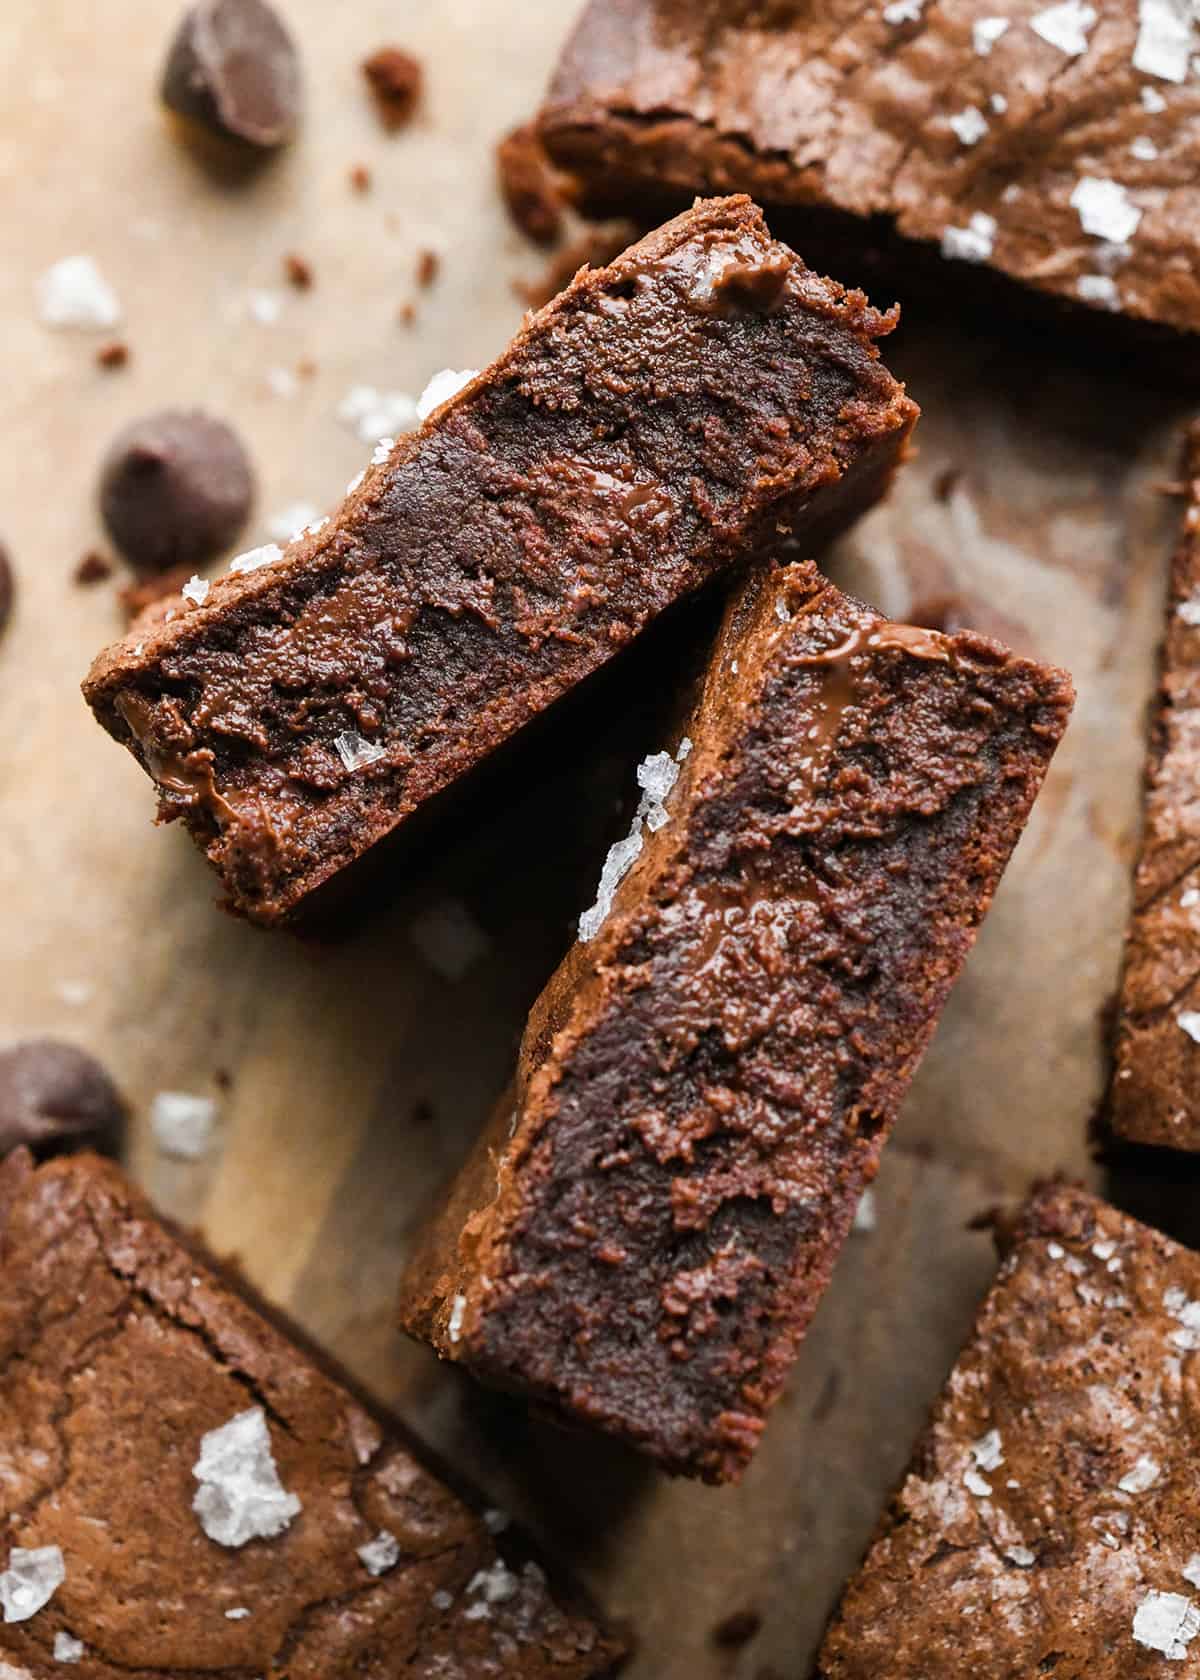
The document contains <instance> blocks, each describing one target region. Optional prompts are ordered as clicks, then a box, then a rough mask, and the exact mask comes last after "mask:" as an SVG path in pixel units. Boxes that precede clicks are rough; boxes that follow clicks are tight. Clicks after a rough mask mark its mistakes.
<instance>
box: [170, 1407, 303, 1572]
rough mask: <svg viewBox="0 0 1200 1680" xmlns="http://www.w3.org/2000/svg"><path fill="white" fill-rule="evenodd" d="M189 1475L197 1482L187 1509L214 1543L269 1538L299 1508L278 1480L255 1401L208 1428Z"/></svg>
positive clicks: (236, 1543) (263, 1420) (279, 1531)
mask: <svg viewBox="0 0 1200 1680" xmlns="http://www.w3.org/2000/svg"><path fill="white" fill-rule="evenodd" d="M192 1475H193V1476H194V1477H195V1478H196V1480H197V1481H198V1482H199V1483H200V1487H199V1489H198V1491H197V1493H196V1497H195V1498H194V1499H193V1500H192V1510H193V1511H195V1513H196V1515H197V1516H198V1517H199V1519H200V1526H201V1528H202V1529H203V1530H204V1532H205V1534H207V1535H208V1537H209V1539H210V1540H215V1541H217V1542H218V1544H219V1545H222V1546H244V1545H245V1544H246V1543H247V1541H249V1540H260V1539H261V1540H269V1539H271V1538H273V1537H274V1536H275V1535H277V1534H282V1533H283V1531H284V1529H285V1528H286V1527H287V1526H288V1524H289V1523H290V1522H291V1521H292V1519H293V1517H295V1516H297V1515H298V1514H299V1512H300V1501H299V1499H297V1497H296V1495H295V1494H294V1493H288V1492H287V1490H286V1489H285V1488H284V1486H283V1484H282V1483H281V1482H280V1480H279V1472H278V1470H277V1469H276V1467H275V1460H274V1458H273V1457H272V1456H271V1436H270V1433H269V1431H268V1429H267V1420H266V1418H265V1416H264V1415H263V1410H262V1407H261V1406H254V1407H252V1408H251V1409H250V1410H249V1411H245V1412H239V1413H238V1414H237V1416H236V1417H232V1418H230V1420H229V1422H228V1423H224V1424H222V1425H221V1426H220V1428H219V1429H210V1430H209V1431H208V1433H207V1434H206V1435H205V1436H204V1438H203V1439H202V1440H201V1442H200V1456H199V1458H198V1459H197V1460H196V1462H195V1464H194V1465H193V1466H192Z"/></svg>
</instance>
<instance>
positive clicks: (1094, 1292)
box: [819, 1186, 1200, 1680]
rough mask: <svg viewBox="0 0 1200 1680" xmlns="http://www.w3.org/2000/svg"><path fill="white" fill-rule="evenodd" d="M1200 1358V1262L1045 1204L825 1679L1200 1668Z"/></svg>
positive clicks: (1126, 1673)
mask: <svg viewBox="0 0 1200 1680" xmlns="http://www.w3.org/2000/svg"><path fill="white" fill-rule="evenodd" d="M1198 1350H1200V1256H1197V1255H1195V1254H1193V1253H1191V1252H1189V1251H1188V1250H1186V1249H1183V1248H1180V1247H1179V1246H1177V1245H1176V1244H1175V1243H1172V1242H1169V1241H1168V1240H1167V1239H1166V1238H1165V1237H1162V1236H1159V1235H1158V1234H1157V1233H1156V1232H1154V1231H1151V1230H1148V1229H1147V1228H1146V1227H1144V1226H1142V1225H1139V1224H1137V1223H1136V1222H1135V1221H1134V1220H1132V1219H1128V1218H1126V1217H1125V1216H1124V1215H1123V1214H1120V1213H1118V1212H1117V1211H1116V1210H1115V1209H1113V1208H1111V1207H1108V1206H1106V1205H1105V1204H1104V1203H1103V1202H1100V1201H1098V1200H1097V1199H1096V1198H1095V1197H1093V1196H1091V1195H1088V1194H1087V1193H1085V1192H1084V1191H1082V1190H1076V1189H1072V1188H1067V1187H1064V1186H1052V1187H1049V1188H1047V1189H1044V1190H1042V1191H1041V1192H1039V1194H1038V1195H1037V1196H1036V1197H1035V1198H1034V1200H1033V1201H1032V1203H1031V1204H1030V1205H1029V1207H1028V1208H1027V1209H1026V1211H1025V1213H1024V1215H1023V1217H1022V1221H1021V1225H1020V1227H1019V1230H1018V1233H1017V1241H1016V1246H1015V1248H1014V1250H1013V1252H1012V1253H1011V1255H1010V1257H1009V1258H1008V1260H1007V1261H1006V1263H1005V1265H1004V1267H1003V1268H1002V1270H1001V1273H1000V1276H999V1278H998V1280H997V1282H996V1284H995V1287H994V1288H993V1290H992V1292H991V1294H990V1296H989V1297H988V1300H987V1302H986V1303H985V1305H984V1307H983V1310H982V1312H981V1315H980V1318H979V1321H978V1323H977V1325H976V1329H975V1334H974V1337H973V1339H972V1341H971V1343H970V1345H969V1346H968V1348H967V1349H966V1351H965V1353H964V1354H963V1355H962V1357H961V1358H960V1360H959V1362H958V1364H957V1366H956V1367H955V1369H954V1372H953V1374H952V1375H951V1377H950V1381H949V1383H948V1385H947V1387H946V1389H945V1391H944V1393H943V1395H942V1397H941V1399H940V1401H939V1402H938V1405H937V1408H936V1410H935V1413H934V1417H933V1421H932V1423H931V1425H930V1428H929V1430H928V1432H927V1434H926V1436H925V1438H924V1440H923V1442H922V1443H921V1445H920V1447H919V1449H918V1451H917V1454H916V1457H915V1460H914V1463H913V1467H912V1469H911V1471H910V1472H909V1474H908V1476H907V1478H906V1479H905V1481H904V1483H903V1485H902V1486H901V1488H900V1490H899V1492H898V1493H897V1494H896V1496H895V1498H894V1499H893V1501H892V1504H891V1506H890V1508H889V1510H888V1512H887V1514H886V1517H885V1519H884V1522H883V1524H882V1528H881V1532H880V1534H879V1536H878V1538H877V1539H876V1541H875V1544H874V1546H873V1547H872V1549H871V1551H870V1553H869V1554H868V1556H867V1559H866V1562H865V1563H864V1565H863V1567H862V1569H861V1571H860V1572H859V1574H858V1576H857V1577H856V1578H855V1580H854V1581H853V1582H852V1583H851V1585H850V1587H849V1589H848V1591H847V1594H846V1597H845V1600H844V1601H843V1604H842V1606H841V1609H840V1611H839V1613H838V1616H837V1618H836V1619H835V1621H834V1623H833V1626H832V1627H831V1629H830V1632H829V1634H828V1636H827V1638H826V1642H825V1646H824V1649H823V1652H822V1655H821V1659H820V1664H819V1674H820V1676H821V1677H822V1680H858V1677H860V1676H861V1677H863V1680H866V1677H867V1676H870V1677H871V1680H878V1677H879V1676H881V1675H885V1674H886V1675H887V1676H888V1680H951V1677H953V1680H961V1677H962V1676H963V1675H966V1674H970V1673H977V1674H980V1675H986V1676H987V1680H1018V1677H1019V1680H1032V1677H1033V1676H1037V1675H1042V1674H1049V1675H1053V1676H1054V1680H1106V1677H1108V1676H1112V1677H1113V1680H1118V1677H1119V1680H1143V1677H1149V1676H1163V1677H1165V1676H1167V1675H1170V1674H1190V1673H1192V1672H1193V1671H1194V1670H1195V1668H1196V1666H1197V1664H1198V1663H1200V1639H1198V1638H1197V1635H1200V1523H1198V1522H1197V1515H1196V1492H1195V1480H1196V1471H1195V1466H1196V1454H1197V1447H1198V1445H1200V1411H1198V1403H1197V1402H1198V1395H1200V1389H1198V1387H1197V1365H1196V1354H1197V1351H1198ZM1175 1664H1178V1665H1179V1666H1173V1665H1175Z"/></svg>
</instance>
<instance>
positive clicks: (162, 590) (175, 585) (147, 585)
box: [117, 566, 192, 623]
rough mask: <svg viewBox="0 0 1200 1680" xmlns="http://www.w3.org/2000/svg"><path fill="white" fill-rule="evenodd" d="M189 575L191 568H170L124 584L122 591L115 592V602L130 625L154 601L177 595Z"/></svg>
mask: <svg viewBox="0 0 1200 1680" xmlns="http://www.w3.org/2000/svg"><path fill="white" fill-rule="evenodd" d="M191 575H192V567H191V566H172V567H171V568H170V570H169V571H166V572H158V573H155V574H151V576H150V577H146V578H142V579H141V580H140V581H139V582H137V583H130V584H126V586H125V587H124V588H123V589H119V590H118V591H117V600H118V601H119V602H120V603H121V606H122V608H123V609H124V611H125V614H126V616H127V617H128V619H129V621H130V623H132V622H133V620H134V619H135V618H139V617H140V616H141V614H142V613H144V612H145V610H146V608H147V607H152V606H153V605H154V603H155V602H156V601H165V600H166V598H167V596H168V595H178V594H179V591H180V590H181V589H182V588H183V586H184V584H185V583H186V582H187V580H188V579H189V578H190V577H191Z"/></svg>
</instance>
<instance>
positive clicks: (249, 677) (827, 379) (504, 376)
mask: <svg viewBox="0 0 1200 1680" xmlns="http://www.w3.org/2000/svg"><path fill="white" fill-rule="evenodd" d="M895 320H896V316H895V313H894V312H893V313H891V314H887V315H881V314H880V313H878V312H877V311H876V310H874V309H872V308H871V307H870V305H869V304H868V303H867V301H866V299H865V298H864V297H863V296H862V294H861V293H855V292H846V291H844V290H843V289H842V288H841V287H840V286H838V285H836V284H834V283H833V282H832V281H828V280H822V279H820V278H819V277H818V276H817V275H815V274H813V273H811V272H810V271H809V270H808V269H806V268H805V266H804V264H803V263H802V262H801V261H800V259H799V258H798V257H796V256H794V255H793V253H792V252H790V251H789V250H788V249H787V248H786V247H785V246H782V245H780V244H778V243H777V242H776V241H774V240H772V239H771V237H770V234H769V233H768V231H767V228H766V226H765V225H764V223H763V220H762V217H761V215H760V214H759V212H758V210H757V209H756V208H755V207H754V206H753V205H752V204H751V203H750V202H749V200H747V199H744V198H733V199H726V200H723V201H718V202H711V203H706V204H698V205H696V206H695V207H694V208H693V209H692V210H690V211H688V212H687V213H686V214H685V215H682V216H680V217H678V218H677V219H676V220H675V221H673V222H670V223H668V224H667V225H666V226H665V227H662V228H660V229H659V230H658V231H657V232H656V233H653V234H651V235H650V236H649V237H648V238H647V239H644V240H643V241H642V242H641V243H640V244H638V245H635V246H633V247H632V248H631V249H630V250H629V251H627V252H625V253H624V255H622V256H621V257H619V258H618V259H617V260H616V262H614V263H613V264H612V266H611V267H609V268H605V269H600V270H592V271H587V272H585V273H582V274H580V275H579V276H577V277H576V279H575V280H574V282H573V283H572V284H571V286H570V287H569V288H568V289H567V291H566V292H564V293H563V294H562V295H561V296H560V297H558V298H557V299H555V300H554V302H552V303H551V304H549V305H548V306H547V307H546V308H545V309H544V310H542V311H541V312H540V313H538V314H537V315H534V316H532V317H531V318H530V319H529V320H528V321H527V323H526V325H525V326H524V328H523V329H522V331H521V332H520V333H519V334H518V335H517V337H516V339H515V340H514V341H513V343H512V344H511V346H510V347H509V348H508V350H507V351H506V352H505V353H504V354H503V355H502V356H501V357H500V359H499V360H498V361H496V362H494V363H493V364H492V366H491V367H490V368H489V369H488V370H487V371H486V372H485V373H483V374H481V375H478V376H477V377H475V378H474V379H473V380H472V381H471V382H470V383H469V384H468V385H467V386H466V388H465V389H464V390H462V391H461V392H459V393H458V394H457V395H456V396H454V397H452V398H451V399H450V400H449V401H448V402H446V403H444V404H443V405H442V406H441V407H440V408H439V409H437V410H435V411H434V413H433V414H432V415H431V416H430V417H429V419H428V420H427V421H426V422H425V424H424V425H423V426H422V427H421V428H420V429H419V430H418V431H417V432H415V433H413V434H412V435H411V436H408V437H404V438H402V439H401V440H400V442H399V443H398V444H396V445H395V446H394V447H393V448H392V449H391V450H390V452H389V451H388V449H387V448H385V447H382V446H381V447H380V448H379V449H378V450H377V451H376V458H375V462H374V464H373V465H372V467H371V468H370V469H369V470H368V471H367V473H366V475H365V477H364V478H363V481H362V483H361V484H360V485H357V486H356V487H354V488H352V490H351V493H350V494H349V497H348V499H347V501H346V502H345V503H344V505H343V506H342V508H341V510H340V511H339V512H338V513H337V514H336V515H335V516H334V517H333V519H332V520H330V521H327V522H324V523H323V524H322V525H320V526H318V527H317V528H315V529H313V530H312V531H310V533H309V534H308V535H306V536H304V537H303V538H302V539H301V540H300V541H299V542H297V543H295V544H293V545H291V546H289V548H288V550H287V552H286V553H285V554H284V555H283V556H281V557H280V556H278V555H276V556H274V557H272V556H271V555H270V553H266V554H265V555H264V554H263V553H260V554H258V555H256V556H255V557H254V560H255V562H256V569H254V570H252V571H249V572H246V571H240V572H239V573H238V574H237V575H234V576H230V577H227V578H225V579H222V580H221V581H220V582H219V583H216V584H214V585H213V586H212V588H211V590H209V591H208V592H207V596H206V598H204V599H203V600H202V601H201V602H200V603H196V602H194V601H192V600H178V601H176V602H175V603H174V608H173V616H172V617H170V619H169V621H168V620H167V619H166V618H165V615H164V613H162V612H160V613H159V614H157V616H156V617H154V618H153V619H145V618H144V619H142V620H141V621H139V623H138V624H137V625H136V626H135V627H134V628H133V629H132V631H131V632H130V634H129V636H128V637H127V638H126V640H125V641H124V642H122V643H119V644H118V645H117V646H115V647H113V648H111V649H109V651H108V652H107V653H105V654H102V655H101V657H100V658H99V659H98V660H97V661H96V663H95V665H94V666H93V668H92V671H91V674H90V675H89V677H88V679H87V682H86V683H85V685H84V688H85V693H86V695H87V698H88V700H89V701H90V703H91V705H92V707H93V708H94V710H95V712H96V714H97V716H98V718H99V719H100V721H101V722H102V723H103V724H104V726H105V727H106V728H107V729H108V730H109V731H110V732H111V733H112V734H113V735H114V736H116V738H117V739H118V740H120V741H122V742H124V743H125V744H126V745H127V746H128V747H130V748H131V750H133V751H134V752H135V753H136V755H137V756H138V757H139V759H140V760H141V761H142V763H143V764H144V765H145V767H146V768H147V770H148V771H149V772H150V774H151V775H152V776H153V777H154V779H155V781H156V782H157V784H158V790H159V800H160V811H161V814H162V815H163V816H164V817H166V818H171V817H182V818H183V819H184V820H185V821H186V823H187V824H188V826H189V828H190V829H191V830H192V832H193V834H194V835H195V837H196V838H197V840H198V841H199V842H200V844H201V845H202V846H203V847H204V848H205V850H206V852H207V854H208V856H209V859H210V860H211V862H212V863H213V864H214V865H215V866H216V868H217V869H218V871H219V872H220V874H221V876H222V878H223V880H224V883H225V887H226V890H227V894H228V899H229V902H230V904H231V905H232V906H233V907H234V908H236V909H238V910H240V911H241V912H243V913H244V914H246V915H248V916H250V917H252V918H253V919H255V920H256V921H260V922H268V923H269V922H275V921H280V920H283V919H286V918H295V917H299V916H300V915H302V914H303V913H304V912H305V910H306V909H309V908H311V901H312V899H313V895H314V894H315V893H316V891H317V889H318V888H320V887H322V886H323V885H324V884H329V885H332V884H333V883H334V882H335V880H336V879H337V878H338V877H339V876H340V875H341V874H342V872H343V871H345V869H346V867H347V865H349V864H351V863H352V862H353V861H354V860H356V859H357V858H359V857H361V856H362V855H363V854H365V853H366V852H367V851H368V850H369V848H371V847H372V846H373V845H375V843H376V842H377V841H379V840H381V839H382V838H383V837H384V836H385V835H387V834H389V833H392V832H394V831H395V830H397V829H398V828H400V827H401V826H402V825H404V824H405V823H406V822H407V821H408V820H409V819H410V818H411V817H412V816H413V815H414V813H416V812H418V811H419V810H420V809H421V808H423V807H426V806H427V805H428V803H429V802H430V801H431V800H432V799H433V797H434V796H435V795H437V794H438V793H439V792H440V791H442V790H443V789H446V788H447V787H448V786H449V785H450V784H452V783H453V782H454V781H455V780H456V779H457V778H459V777H460V776H462V774H463V773H464V772H465V771H467V770H469V769H470V768H471V767H472V766H473V765H475V764H477V763H479V762H480V761H481V760H483V759H485V758H486V757H487V756H488V755H489V754H490V753H492V752H493V750H494V749H496V748H497V747H499V746H500V745H501V744H502V743H503V742H505V741H506V740H508V739H509V738H510V737H512V736H513V735H514V734H515V733H516V732H517V731H518V730H519V729H520V728H521V727H522V726H523V725H525V724H527V723H529V722H530V721H531V720H532V719H533V718H535V717H536V716H537V715H538V714H539V713H541V712H543V711H544V710H545V709H546V708H547V707H548V706H549V705H550V704H551V703H552V702H553V701H554V700H556V699H558V698H559V697H560V696H562V695H563V694H565V693H566V692H567V691H568V690H569V689H571V688H572V687H573V686H574V685H576V684H577V683H578V682H580V681H581V679H583V678H584V677H586V676H587V675H588V674H589V673H591V672H593V671H595V670H596V669H597V668H598V667H599V666H601V665H603V664H604V663H605V661H607V660H608V659H609V658H611V657H612V655H613V654H614V653H616V652H617V651H618V650H619V649H620V648H621V647H622V646H623V645H625V644H627V643H628V642H630V641H631V640H632V639H633V638H634V637H635V636H636V635H637V634H638V633H639V631H641V630H642V629H644V628H645V626H646V625H647V624H648V623H649V622H650V621H651V620H653V619H654V618H655V617H656V616H657V615H658V614H660V613H661V612H662V611H663V610H664V609H665V608H667V607H669V606H670V605H672V603H674V602H676V601H678V600H679V599H681V598H682V597H684V596H687V595H688V594H690V593H691V592H693V591H694V590H696V589H697V588H698V587H699V586H701V585H702V584H704V583H705V582H707V581H708V580H709V579H711V578H713V577H714V576H716V575H717V574H718V573H719V572H721V571H722V570H723V569H724V568H725V567H727V566H728V565H730V564H731V563H732V562H733V561H734V560H735V559H740V558H742V557H743V556H744V555H746V554H747V553H753V552H755V551H756V550H758V549H760V548H762V547H764V546H767V545H772V544H774V543H775V542H776V541H777V540H778V537H779V535H780V534H781V533H782V532H786V531H798V532H802V533H803V534H804V535H805V538H806V540H811V541H816V540H818V538H819V537H821V536H824V535H825V534H827V533H832V532H833V531H834V530H836V529H838V528H840V527H841V526H842V525H844V524H846V523H847V522H848V521H849V520H851V519H852V518H853V517H854V516H855V515H856V514H857V513H859V512H860V511H862V509H864V508H865V507H867V506H869V505H870V504H871V503H872V502H874V501H875V500H876V499H877V498H878V497H879V496H880V495H881V494H882V493H883V491H884V489H885V488H886V486H887V483H888V481H889V479H890V477H891V473H892V470H893V468H894V465H895V462H896V460H897V458H898V456H899V454H900V451H901V449H902V448H903V445H904V442H905V439H906V438H907V436H908V433H909V432H910V430H911V429H912V425H913V422H914V420H915V418H916V412H917V411H916V408H915V407H914V405H913V404H912V403H911V402H910V401H909V400H908V399H907V398H906V396H905V395H904V392H903V390H902V388H901V387H900V386H899V385H897V383H896V381H895V380H894V379H892V378H891V376H890V375H889V374H888V372H887V370H886V368H885V367H884V366H883V364H882V362H881V361H880V360H879V356H878V352H877V350H876V348H875V340H876V339H877V338H878V337H880V336H881V335H883V334H885V333H887V332H889V331H890V330H891V328H892V327H893V326H894V324H895ZM264 559H265V560H266V563H265V564H257V562H261V561H263V560H264ZM235 564H236V563H235ZM201 593H202V591H201Z"/></svg>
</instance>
